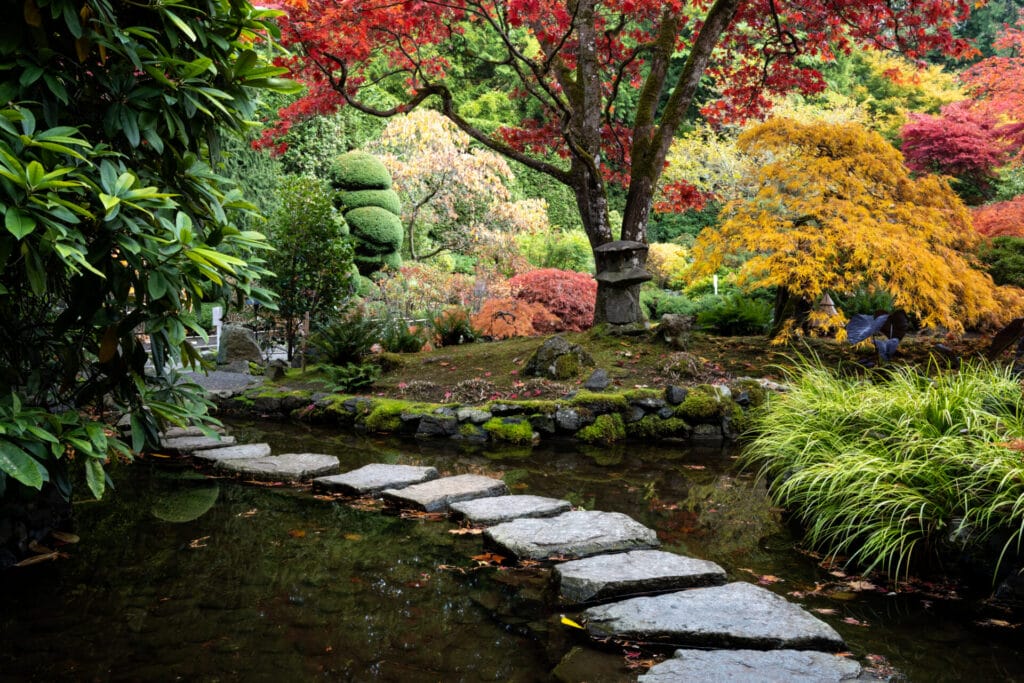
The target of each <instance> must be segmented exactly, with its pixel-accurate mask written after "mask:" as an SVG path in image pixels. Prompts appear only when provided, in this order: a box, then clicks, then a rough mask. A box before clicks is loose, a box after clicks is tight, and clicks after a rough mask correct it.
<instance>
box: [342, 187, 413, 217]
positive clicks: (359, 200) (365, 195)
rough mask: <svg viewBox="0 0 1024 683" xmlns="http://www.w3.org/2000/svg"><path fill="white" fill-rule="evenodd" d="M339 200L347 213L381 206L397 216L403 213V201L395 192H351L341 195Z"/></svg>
mask: <svg viewBox="0 0 1024 683" xmlns="http://www.w3.org/2000/svg"><path fill="white" fill-rule="evenodd" d="M338 200H339V201H340V202H341V205H342V210H343V211H345V212H348V211H351V210H352V209H359V208H361V207H364V206H379V207H380V208H382V209H384V210H385V211H388V212H390V213H393V214H395V215H396V216H398V215H400V214H401V213H402V201H401V200H400V199H399V198H398V193H397V192H395V191H394V190H351V191H348V192H341V193H339V195H338Z"/></svg>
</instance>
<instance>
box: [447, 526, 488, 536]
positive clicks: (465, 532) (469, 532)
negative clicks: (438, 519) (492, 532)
mask: <svg viewBox="0 0 1024 683" xmlns="http://www.w3.org/2000/svg"><path fill="white" fill-rule="evenodd" d="M483 532H484V530H483V529H470V528H468V527H464V528H462V529H449V530H448V533H450V534H454V535H455V536H476V535H478V534H482V533H483Z"/></svg>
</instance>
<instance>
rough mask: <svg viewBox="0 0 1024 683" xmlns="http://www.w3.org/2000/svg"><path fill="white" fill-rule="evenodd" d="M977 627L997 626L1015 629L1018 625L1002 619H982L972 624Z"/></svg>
mask: <svg viewBox="0 0 1024 683" xmlns="http://www.w3.org/2000/svg"><path fill="white" fill-rule="evenodd" d="M974 623H975V624H977V625H978V626H998V627H1000V628H1017V627H1018V626H1020V624H1013V623H1010V622H1009V621H1005V620H1003V619H983V620H981V621H976V622H974Z"/></svg>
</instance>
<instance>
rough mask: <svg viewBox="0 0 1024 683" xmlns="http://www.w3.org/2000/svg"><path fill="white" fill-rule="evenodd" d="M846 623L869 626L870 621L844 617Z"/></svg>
mask: <svg viewBox="0 0 1024 683" xmlns="http://www.w3.org/2000/svg"><path fill="white" fill-rule="evenodd" d="M843 623H844V624H851V625H853V626H868V622H866V621H861V620H860V619H854V618H853V617H843Z"/></svg>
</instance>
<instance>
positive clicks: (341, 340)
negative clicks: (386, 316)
mask: <svg viewBox="0 0 1024 683" xmlns="http://www.w3.org/2000/svg"><path fill="white" fill-rule="evenodd" d="M380 338H381V324H380V322H379V321H377V320H371V319H369V318H366V317H363V316H362V315H361V314H359V313H358V312H352V313H349V314H348V315H347V316H345V317H344V318H342V319H341V320H338V321H336V322H333V323H331V324H329V325H325V326H324V327H322V328H320V329H319V330H317V331H316V332H314V333H313V334H312V335H310V338H309V344H310V346H312V347H313V348H314V349H316V351H317V353H318V354H319V355H318V360H319V361H320V362H322V363H326V364H329V365H347V364H348V363H353V362H355V363H358V362H359V361H360V360H362V359H363V357H364V356H366V354H368V353H369V352H370V347H371V346H373V345H374V344H376V343H377V342H378V341H380Z"/></svg>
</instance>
